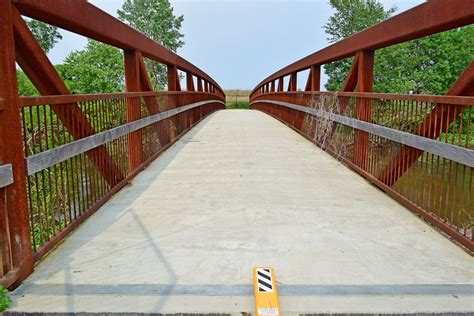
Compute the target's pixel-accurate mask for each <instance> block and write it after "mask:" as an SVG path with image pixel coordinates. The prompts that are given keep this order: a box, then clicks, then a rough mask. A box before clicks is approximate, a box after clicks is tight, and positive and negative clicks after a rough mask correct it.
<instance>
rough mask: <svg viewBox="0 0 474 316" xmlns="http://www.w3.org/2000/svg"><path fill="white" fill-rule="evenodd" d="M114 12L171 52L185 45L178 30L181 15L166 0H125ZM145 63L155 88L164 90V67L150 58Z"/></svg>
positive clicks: (181, 19)
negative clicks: (176, 14)
mask: <svg viewBox="0 0 474 316" xmlns="http://www.w3.org/2000/svg"><path fill="white" fill-rule="evenodd" d="M117 13H118V17H119V19H120V20H122V21H124V22H125V23H127V24H129V25H130V26H131V27H133V28H134V29H136V30H137V31H139V32H141V33H143V34H145V35H146V36H148V37H149V38H151V39H152V40H154V41H155V42H157V43H159V44H161V45H163V46H164V47H166V48H168V49H169V50H171V51H173V52H176V51H177V49H178V48H180V47H182V46H183V45H184V42H183V40H182V38H183V34H182V33H180V31H179V30H180V28H181V23H182V22H183V20H184V18H183V16H182V15H181V16H175V15H174V13H173V7H172V6H171V5H170V2H169V1H168V0H125V2H124V4H123V6H122V9H121V10H118V11H117ZM146 66H147V69H148V72H149V75H150V79H151V82H152V84H153V86H154V88H155V90H161V89H163V88H164V87H165V86H166V85H167V74H166V67H165V66H164V65H162V64H159V63H157V62H154V61H151V60H146Z"/></svg>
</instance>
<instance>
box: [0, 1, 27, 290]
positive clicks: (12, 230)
mask: <svg viewBox="0 0 474 316" xmlns="http://www.w3.org/2000/svg"><path fill="white" fill-rule="evenodd" d="M0 7H1V10H0V43H2V44H1V45H2V55H1V58H0V74H1V76H0V98H1V99H2V100H3V101H4V103H3V104H4V107H3V109H1V110H0V164H2V165H3V164H11V165H12V176H13V184H11V185H9V186H7V187H4V188H0V234H1V235H0V243H1V244H0V252H1V253H0V258H1V259H0V263H1V274H0V282H1V283H2V284H3V285H4V286H7V287H9V286H11V285H12V284H13V283H15V282H17V281H22V280H24V279H25V278H26V277H27V276H28V275H29V274H30V273H31V272H32V271H33V259H32V250H31V243H30V232H29V225H28V205H27V193H26V183H25V166H24V161H23V151H22V135H21V134H22V133H21V119H20V110H19V103H20V101H19V98H18V89H17V78H16V69H15V47H14V39H13V22H12V12H11V11H12V6H11V2H10V0H0Z"/></svg>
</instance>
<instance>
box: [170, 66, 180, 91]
mask: <svg viewBox="0 0 474 316" xmlns="http://www.w3.org/2000/svg"><path fill="white" fill-rule="evenodd" d="M178 83H179V78H178V69H177V68H176V65H168V91H179V90H178Z"/></svg>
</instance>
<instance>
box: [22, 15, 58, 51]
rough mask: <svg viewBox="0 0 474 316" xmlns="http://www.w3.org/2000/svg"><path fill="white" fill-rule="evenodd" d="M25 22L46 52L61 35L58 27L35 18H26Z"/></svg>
mask: <svg viewBox="0 0 474 316" xmlns="http://www.w3.org/2000/svg"><path fill="white" fill-rule="evenodd" d="M26 24H27V25H28V27H29V29H30V30H31V32H32V33H33V35H34V36H35V38H36V40H37V41H38V43H39V44H40V46H41V48H43V50H44V51H45V52H46V53H48V52H49V51H50V50H51V49H52V48H53V47H54V45H56V43H57V42H58V41H59V40H61V39H62V38H63V37H62V35H61V33H59V31H58V28H57V27H55V26H52V25H48V24H45V23H43V22H40V21H37V20H27V21H26Z"/></svg>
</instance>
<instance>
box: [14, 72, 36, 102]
mask: <svg viewBox="0 0 474 316" xmlns="http://www.w3.org/2000/svg"><path fill="white" fill-rule="evenodd" d="M16 78H17V82H18V95H19V96H21V97H29V96H34V95H39V93H38V90H36V88H35V86H34V85H33V83H32V82H31V81H30V79H28V77H27V76H26V74H25V73H24V72H23V71H21V70H17V71H16Z"/></svg>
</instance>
